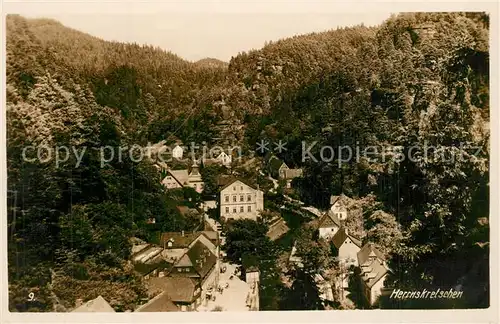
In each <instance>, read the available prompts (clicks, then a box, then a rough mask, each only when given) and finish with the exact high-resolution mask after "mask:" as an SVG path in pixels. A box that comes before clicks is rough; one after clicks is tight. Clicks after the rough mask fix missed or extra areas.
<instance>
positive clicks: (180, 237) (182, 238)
mask: <svg viewBox="0 0 500 324" xmlns="http://www.w3.org/2000/svg"><path fill="white" fill-rule="evenodd" d="M214 233H215V234H214ZM200 235H204V236H205V237H206V238H207V239H209V240H211V241H212V240H216V239H218V234H217V232H214V231H197V232H184V233H182V232H163V233H162V234H161V236H160V245H161V246H164V247H166V248H170V249H183V248H184V249H185V248H188V247H189V245H191V243H193V242H194V241H195V240H196V239H197V238H198V237H199V236H200ZM168 241H171V242H172V246H170V247H169V246H168V245H167V242H168Z"/></svg>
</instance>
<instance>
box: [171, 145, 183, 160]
mask: <svg viewBox="0 0 500 324" xmlns="http://www.w3.org/2000/svg"><path fill="white" fill-rule="evenodd" d="M183 154H184V149H183V148H182V146H180V145H179V144H177V145H175V146H174V148H173V149H172V157H173V158H174V159H178V160H182V156H183Z"/></svg>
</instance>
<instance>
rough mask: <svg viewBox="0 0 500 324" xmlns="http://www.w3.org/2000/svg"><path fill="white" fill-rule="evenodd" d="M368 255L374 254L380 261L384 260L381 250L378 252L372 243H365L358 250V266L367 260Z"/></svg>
mask: <svg viewBox="0 0 500 324" xmlns="http://www.w3.org/2000/svg"><path fill="white" fill-rule="evenodd" d="M370 255H372V256H375V257H376V258H378V259H380V260H382V261H383V260H385V258H384V255H383V254H382V252H380V251H379V250H378V249H377V248H376V247H375V245H374V244H373V243H366V244H365V245H364V246H363V247H362V248H361V250H359V252H358V264H359V266H362V265H363V264H365V263H367V262H369V259H370Z"/></svg>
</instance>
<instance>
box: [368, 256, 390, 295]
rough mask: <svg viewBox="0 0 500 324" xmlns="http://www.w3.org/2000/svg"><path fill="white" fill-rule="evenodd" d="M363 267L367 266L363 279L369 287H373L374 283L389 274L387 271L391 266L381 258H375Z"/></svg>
mask: <svg viewBox="0 0 500 324" xmlns="http://www.w3.org/2000/svg"><path fill="white" fill-rule="evenodd" d="M367 266H369V267H367ZM363 268H365V270H366V271H365V272H364V273H363V274H362V275H361V279H362V280H363V281H364V282H365V284H366V286H367V287H368V288H371V287H373V285H375V284H376V283H377V282H378V281H379V280H380V279H382V278H383V277H384V276H385V275H386V274H387V272H389V268H388V267H387V265H386V264H385V262H384V261H383V260H380V259H373V261H371V263H369V265H365V266H363Z"/></svg>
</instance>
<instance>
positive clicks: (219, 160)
mask: <svg viewBox="0 0 500 324" xmlns="http://www.w3.org/2000/svg"><path fill="white" fill-rule="evenodd" d="M184 149H185V148H184V147H182V144H177V145H175V147H174V148H173V149H172V157H173V158H174V159H177V160H182V159H183V157H184ZM217 153H218V154H217V155H216V156H215V157H210V158H205V157H203V158H202V159H201V163H202V164H204V165H213V164H219V165H223V166H226V167H231V163H232V162H233V158H232V155H231V154H228V153H226V152H224V151H223V150H220V151H218V152H217Z"/></svg>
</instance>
